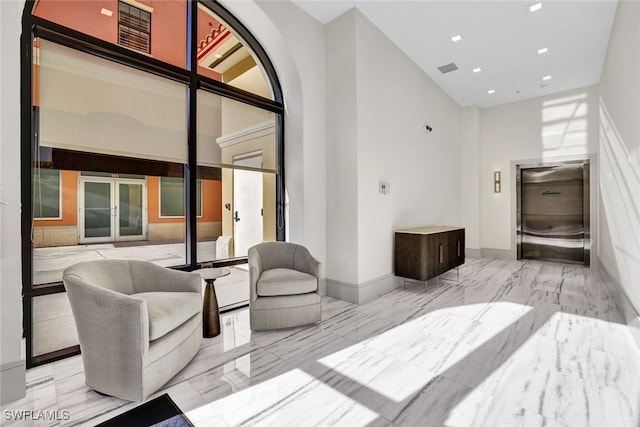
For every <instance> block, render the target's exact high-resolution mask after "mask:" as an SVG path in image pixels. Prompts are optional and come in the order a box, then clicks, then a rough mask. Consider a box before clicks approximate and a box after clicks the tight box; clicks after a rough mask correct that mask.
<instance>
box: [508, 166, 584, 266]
mask: <svg viewBox="0 0 640 427" xmlns="http://www.w3.org/2000/svg"><path fill="white" fill-rule="evenodd" d="M521 173H522V176H521V186H522V188H521V227H522V241H521V242H522V258H527V259H540V260H551V261H563V262H567V261H569V262H579V263H582V264H584V263H585V226H584V224H585V221H584V220H585V217H584V205H585V204H584V176H585V175H584V165H582V164H578V165H566V166H553V167H540V168H530V169H522V170H521Z"/></svg>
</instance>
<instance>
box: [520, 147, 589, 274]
mask: <svg viewBox="0 0 640 427" xmlns="http://www.w3.org/2000/svg"><path fill="white" fill-rule="evenodd" d="M591 160H592V159H582V160H567V161H558V162H541V163H517V164H516V165H515V186H516V191H515V194H516V199H515V210H516V212H515V213H516V215H515V217H516V230H515V234H516V259H522V171H523V170H526V169H537V168H546V167H558V166H569V165H582V170H583V176H582V178H583V185H582V191H583V222H584V266H585V267H589V266H590V265H591V247H592V239H591V236H592V233H591V206H592V204H591V199H592V197H591V165H592V163H593V162H592V161H591Z"/></svg>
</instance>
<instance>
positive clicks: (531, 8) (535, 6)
mask: <svg viewBox="0 0 640 427" xmlns="http://www.w3.org/2000/svg"><path fill="white" fill-rule="evenodd" d="M528 8H529V12H531V13H533V12H535V11H536V10H540V9H542V3H540V2H538V3H534V4H530V5H529V6H528Z"/></svg>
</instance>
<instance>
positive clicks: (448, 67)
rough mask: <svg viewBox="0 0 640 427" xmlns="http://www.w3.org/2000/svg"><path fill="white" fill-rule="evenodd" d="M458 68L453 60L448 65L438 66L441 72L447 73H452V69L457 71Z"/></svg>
mask: <svg viewBox="0 0 640 427" xmlns="http://www.w3.org/2000/svg"><path fill="white" fill-rule="evenodd" d="M457 69H458V66H457V65H456V64H454V63H453V62H452V63H451V64H447V65H443V66H441V67H438V70H440V72H441V73H442V74H447V73H450V72H452V71H455V70H457Z"/></svg>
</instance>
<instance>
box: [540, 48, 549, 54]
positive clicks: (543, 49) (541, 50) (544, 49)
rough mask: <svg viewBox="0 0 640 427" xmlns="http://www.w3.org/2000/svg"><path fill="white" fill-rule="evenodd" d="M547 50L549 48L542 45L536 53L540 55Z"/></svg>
mask: <svg viewBox="0 0 640 427" xmlns="http://www.w3.org/2000/svg"><path fill="white" fill-rule="evenodd" d="M547 52H549V48H546V47H543V48H540V49H538V55H542V54H543V53H547Z"/></svg>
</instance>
